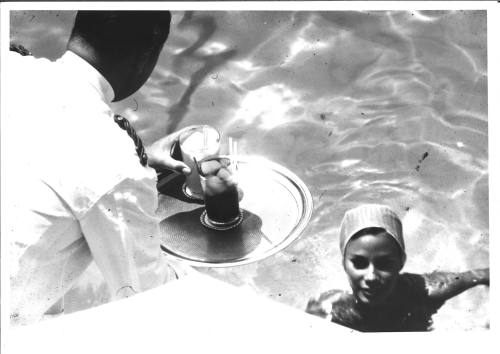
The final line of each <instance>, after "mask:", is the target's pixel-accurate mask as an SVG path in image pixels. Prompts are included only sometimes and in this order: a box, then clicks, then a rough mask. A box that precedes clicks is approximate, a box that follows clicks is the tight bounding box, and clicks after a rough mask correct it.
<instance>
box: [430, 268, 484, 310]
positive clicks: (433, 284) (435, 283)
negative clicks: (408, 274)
mask: <svg viewBox="0 0 500 354" xmlns="http://www.w3.org/2000/svg"><path fill="white" fill-rule="evenodd" d="M424 278H425V283H426V288H427V291H428V295H429V298H430V299H431V300H433V301H438V302H439V301H443V302H444V301H446V300H449V299H451V298H452V297H454V296H457V295H458V294H460V293H462V292H464V291H466V290H468V289H470V288H473V287H475V286H477V285H487V286H489V285H490V269H489V268H483V269H475V270H470V271H467V272H460V273H452V272H433V273H430V274H425V275H424Z"/></svg>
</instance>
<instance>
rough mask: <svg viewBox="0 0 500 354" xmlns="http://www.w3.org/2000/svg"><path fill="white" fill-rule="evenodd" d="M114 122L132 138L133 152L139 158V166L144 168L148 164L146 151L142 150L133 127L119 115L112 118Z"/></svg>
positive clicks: (140, 141)
mask: <svg viewBox="0 0 500 354" xmlns="http://www.w3.org/2000/svg"><path fill="white" fill-rule="evenodd" d="M114 119H115V122H116V123H117V124H118V125H119V126H120V128H122V129H123V130H125V131H126V132H127V134H128V135H129V136H130V137H131V138H132V140H133V141H134V144H135V151H136V152H137V156H139V161H140V162H141V165H143V166H146V165H147V164H148V155H146V150H145V149H144V145H143V144H142V140H141V138H140V137H139V136H138V135H137V133H136V131H135V129H134V127H132V125H130V122H129V121H128V120H127V118H125V117H122V116H121V115H119V114H115V116H114Z"/></svg>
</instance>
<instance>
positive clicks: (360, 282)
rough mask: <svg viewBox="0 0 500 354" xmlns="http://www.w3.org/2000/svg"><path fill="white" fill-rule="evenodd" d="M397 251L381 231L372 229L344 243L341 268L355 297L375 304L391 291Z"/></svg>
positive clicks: (397, 268)
mask: <svg viewBox="0 0 500 354" xmlns="http://www.w3.org/2000/svg"><path fill="white" fill-rule="evenodd" d="M402 266H403V264H402V257H401V250H400V248H399V246H398V244H397V242H396V241H395V240H394V239H393V238H392V237H391V236H390V235H388V234H387V233H386V232H385V231H375V232H374V233H371V232H369V233H366V234H364V235H362V236H359V237H356V238H353V239H352V240H350V241H349V242H348V243H347V247H346V249H345V254H344V269H345V271H346V273H347V276H348V277H349V282H350V284H351V288H352V291H353V293H354V296H355V297H356V299H357V300H358V301H359V302H361V303H362V304H365V305H368V306H378V305H382V304H384V302H385V301H386V300H387V299H388V298H389V297H390V295H391V294H392V292H393V290H394V288H395V285H396V282H397V279H398V276H399V271H400V270H401V268H402Z"/></svg>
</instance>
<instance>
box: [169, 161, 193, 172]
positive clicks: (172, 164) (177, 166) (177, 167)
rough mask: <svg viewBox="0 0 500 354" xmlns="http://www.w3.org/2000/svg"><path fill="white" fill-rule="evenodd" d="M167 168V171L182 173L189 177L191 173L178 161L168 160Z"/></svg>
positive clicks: (186, 166)
mask: <svg viewBox="0 0 500 354" xmlns="http://www.w3.org/2000/svg"><path fill="white" fill-rule="evenodd" d="M167 166H168V168H169V169H171V170H174V171H176V172H179V173H182V174H184V175H189V174H190V173H191V169H190V168H189V166H188V165H186V164H185V163H184V162H182V161H179V160H174V159H168V161H167Z"/></svg>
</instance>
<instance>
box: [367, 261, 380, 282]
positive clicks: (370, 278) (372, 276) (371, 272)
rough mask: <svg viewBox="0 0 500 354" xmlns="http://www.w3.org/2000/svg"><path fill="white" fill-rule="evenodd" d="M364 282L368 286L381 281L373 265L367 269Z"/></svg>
mask: <svg viewBox="0 0 500 354" xmlns="http://www.w3.org/2000/svg"><path fill="white" fill-rule="evenodd" d="M364 280H365V282H366V283H367V284H373V283H376V282H378V280H379V276H378V272H377V269H376V268H375V267H374V266H373V265H370V266H369V267H368V268H367V270H366V273H365V276H364Z"/></svg>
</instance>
